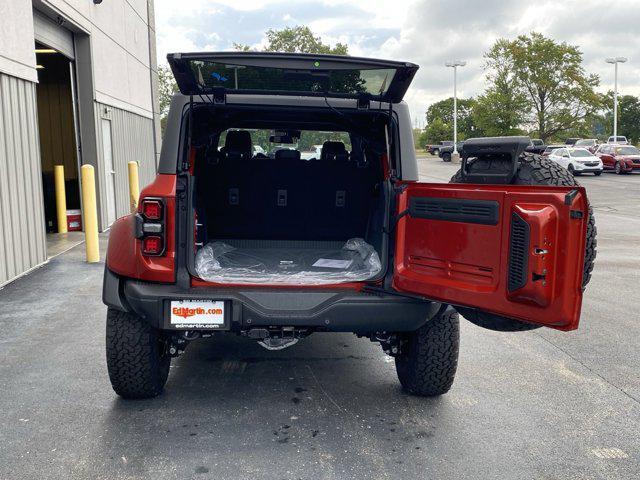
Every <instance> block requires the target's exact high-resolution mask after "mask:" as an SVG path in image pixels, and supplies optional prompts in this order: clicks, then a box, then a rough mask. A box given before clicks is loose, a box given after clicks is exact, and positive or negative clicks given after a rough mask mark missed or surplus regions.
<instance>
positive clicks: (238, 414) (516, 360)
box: [0, 158, 640, 480]
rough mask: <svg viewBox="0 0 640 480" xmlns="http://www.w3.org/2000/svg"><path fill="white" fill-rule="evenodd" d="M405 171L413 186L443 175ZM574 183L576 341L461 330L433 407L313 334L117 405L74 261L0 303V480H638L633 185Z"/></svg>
mask: <svg viewBox="0 0 640 480" xmlns="http://www.w3.org/2000/svg"><path fill="white" fill-rule="evenodd" d="M419 163H420V173H421V178H422V180H424V181H436V182H446V181H447V180H448V178H449V177H450V176H451V175H452V174H453V173H454V171H455V169H456V167H455V166H454V165H451V164H444V163H443V162H441V161H440V160H439V159H437V158H436V159H434V158H421V159H420V160H419ZM579 181H580V182H581V183H582V184H583V185H585V186H586V188H587V190H588V193H589V196H590V199H591V202H592V204H593V206H594V208H595V214H596V221H597V225H598V258H597V261H596V268H595V272H594V275H593V279H592V281H591V284H590V285H589V286H588V288H587V290H586V293H585V300H584V304H583V312H582V319H581V326H580V329H579V330H577V331H574V332H568V333H562V332H556V331H552V330H549V329H544V330H536V331H532V332H525V333H496V332H490V331H486V330H483V329H481V328H479V327H476V326H474V325H472V324H470V323H468V322H466V321H465V322H463V324H462V332H461V338H462V340H461V354H460V364H459V369H458V375H457V378H456V382H455V384H454V386H453V388H452V390H451V392H450V393H448V394H447V395H444V396H442V397H440V398H437V399H424V398H416V397H411V396H409V395H407V394H405V393H404V392H403V391H402V390H401V388H400V387H399V385H398V382H397V379H396V374H395V369H394V365H393V361H392V359H391V358H389V357H387V356H385V355H384V354H383V352H382V350H381V349H380V348H379V346H377V345H376V344H373V343H371V342H369V341H368V340H366V339H358V338H356V337H355V336H353V335H349V334H316V335H312V336H311V337H309V338H307V339H305V340H303V341H301V342H299V343H298V344H297V345H295V346H293V347H291V348H289V349H286V350H283V351H280V352H270V351H266V350H264V349H262V348H261V347H259V346H258V345H256V344H255V343H253V342H251V341H249V340H247V339H244V338H239V337H233V336H229V337H228V338H219V339H215V340H199V341H197V342H195V343H194V344H193V345H191V347H190V348H189V349H188V350H187V352H186V354H185V355H184V356H182V357H181V358H179V359H178V360H176V361H174V363H173V365H172V368H171V374H170V377H169V381H168V384H167V388H166V391H165V393H164V394H163V395H162V396H161V397H158V398H156V399H153V400H145V401H124V400H121V399H119V398H118V397H117V396H116V395H115V394H114V393H113V391H112V390H111V387H110V385H109V380H108V377H107V372H106V366H105V359H104V357H105V353H104V318H105V314H106V307H104V305H103V304H102V303H101V299H100V291H101V280H102V270H103V267H104V266H103V264H93V265H90V264H86V263H84V261H83V253H84V248H83V246H82V245H80V246H78V247H75V248H73V249H71V250H70V251H68V252H66V253H64V254H62V255H60V256H58V257H56V258H54V259H52V260H51V261H50V262H49V263H48V264H46V265H45V266H43V267H42V268H40V269H38V270H36V271H34V272H32V273H31V274H29V275H27V276H25V277H23V278H20V279H18V280H17V281H15V282H13V283H11V284H9V285H8V286H6V287H5V288H4V289H2V290H0V327H1V328H0V359H1V361H0V405H1V408H2V422H1V423H0V479H23V478H29V479H31V478H33V479H36V478H37V479H60V478H65V479H67V478H68V479H74V478H83V479H84V478H91V479H102V478H118V479H120V478H122V479H134V478H135V479H137V478H153V479H164V478H171V479H172V478H175V479H184V478H195V479H216V480H219V479H262V478H265V479H314V480H315V479H367V480H372V479H399V478H403V479H413V478H420V479H429V478H434V479H436V478H437V479H448V478H451V479H459V478H473V479H492V478H496V479H534V478H535V479H632V478H638V476H639V472H640V348H639V346H638V343H639V340H640V309H639V308H638V306H637V305H638V304H637V298H638V296H639V295H638V292H639V285H640V278H639V273H638V270H639V269H638V267H639V260H640V255H639V254H638V250H639V249H640V209H638V205H640V175H633V176H616V175H613V174H604V175H602V176H601V177H592V176H588V177H587V176H585V177H581V178H580V179H579ZM104 248H105V239H104V238H103V239H102V251H103V252H104Z"/></svg>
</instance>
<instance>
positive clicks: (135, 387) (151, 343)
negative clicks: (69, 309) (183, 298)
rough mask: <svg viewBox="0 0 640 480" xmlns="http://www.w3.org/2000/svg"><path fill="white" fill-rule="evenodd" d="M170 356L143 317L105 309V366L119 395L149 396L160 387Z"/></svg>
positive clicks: (167, 372) (127, 396) (163, 343)
mask: <svg viewBox="0 0 640 480" xmlns="http://www.w3.org/2000/svg"><path fill="white" fill-rule="evenodd" d="M170 364H171V356H170V355H169V353H168V352H167V348H166V344H165V342H164V341H163V339H162V337H161V335H160V333H159V332H158V331H157V330H154V329H153V328H151V326H149V324H148V323H147V322H145V321H144V320H143V319H141V318H139V317H137V316H136V315H132V314H130V313H126V312H121V311H118V310H115V309H112V308H109V309H108V310H107V369H108V370H109V379H110V380H111V386H112V387H113V390H114V391H115V392H116V393H117V394H118V395H120V396H121V397H123V398H131V399H134V398H135V399H137V398H152V397H155V396H157V395H159V394H160V393H162V390H163V389H164V385H165V383H166V382H167V377H168V376H169V366H170Z"/></svg>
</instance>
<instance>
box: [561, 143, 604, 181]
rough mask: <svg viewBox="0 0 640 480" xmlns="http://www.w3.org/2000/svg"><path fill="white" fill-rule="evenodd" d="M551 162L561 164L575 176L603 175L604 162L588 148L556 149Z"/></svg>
mask: <svg viewBox="0 0 640 480" xmlns="http://www.w3.org/2000/svg"><path fill="white" fill-rule="evenodd" d="M549 160H552V161H554V162H556V163H559V164H560V165H562V166H563V167H564V168H566V169H567V170H569V172H571V173H572V174H573V175H580V174H581V173H593V174H594V175H600V174H601V173H602V168H603V167H602V160H600V158H598V157H596V156H595V155H594V154H593V153H591V152H590V151H589V150H587V149H586V148H556V149H555V150H553V151H552V152H551V154H550V155H549Z"/></svg>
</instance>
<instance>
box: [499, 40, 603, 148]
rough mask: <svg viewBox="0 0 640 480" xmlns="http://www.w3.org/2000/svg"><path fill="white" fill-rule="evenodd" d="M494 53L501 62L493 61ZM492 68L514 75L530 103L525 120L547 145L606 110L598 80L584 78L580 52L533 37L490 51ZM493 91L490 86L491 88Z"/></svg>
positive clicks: (500, 45) (514, 41) (508, 43)
mask: <svg viewBox="0 0 640 480" xmlns="http://www.w3.org/2000/svg"><path fill="white" fill-rule="evenodd" d="M494 50H495V51H496V53H497V54H498V55H497V60H492V59H491V54H492V52H494ZM488 65H489V68H495V69H498V70H499V69H501V68H502V69H508V70H509V71H511V72H513V78H512V82H513V86H514V88H515V89H516V90H517V91H522V92H524V95H525V96H526V99H527V103H528V105H527V108H526V116H525V119H524V120H525V122H527V123H529V124H530V125H531V126H532V127H533V128H534V129H535V134H537V136H539V137H540V138H542V139H543V140H547V139H548V138H551V137H553V136H557V135H559V134H562V133H564V132H568V131H570V130H572V129H574V128H576V127H577V126H579V125H580V123H582V122H584V121H585V119H587V118H588V117H589V116H590V115H592V114H594V113H596V112H597V111H598V110H599V109H600V108H601V107H602V103H601V96H600V95H598V94H597V93H596V92H595V87H597V86H598V85H599V79H598V77H597V76H596V75H588V74H587V73H586V72H585V70H584V68H583V66H582V52H581V51H580V49H579V48H578V47H576V46H573V45H568V44H567V43H565V42H562V43H558V42H556V41H554V40H553V39H550V38H547V37H545V36H544V35H541V34H539V33H535V32H534V33H531V34H529V35H520V36H519V37H517V38H516V39H515V40H511V41H509V40H505V39H501V40H498V41H497V42H496V44H495V45H494V47H493V48H492V49H491V50H490V52H489V55H488ZM495 87H496V83H495V82H492V83H491V84H490V87H489V88H490V89H491V88H495Z"/></svg>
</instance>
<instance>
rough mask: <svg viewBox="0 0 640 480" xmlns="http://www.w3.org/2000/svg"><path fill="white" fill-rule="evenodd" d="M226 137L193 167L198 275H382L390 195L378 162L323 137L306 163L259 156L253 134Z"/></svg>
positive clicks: (214, 278) (294, 155)
mask: <svg viewBox="0 0 640 480" xmlns="http://www.w3.org/2000/svg"><path fill="white" fill-rule="evenodd" d="M225 133H226V135H225V137H226V138H225V139H224V143H223V142H222V140H221V141H220V145H218V148H213V147H210V148H208V149H206V150H205V151H204V152H203V153H202V154H201V155H200V157H199V158H198V160H197V163H196V166H197V168H196V172H195V177H196V182H195V185H196V188H195V190H196V194H195V201H194V203H195V214H196V216H197V224H196V225H197V231H196V240H197V249H196V252H195V273H196V275H197V276H198V277H199V278H201V279H203V280H206V281H210V282H216V283H230V284H286V285H323V284H336V283H344V282H353V281H365V280H370V279H373V278H376V277H377V276H379V275H380V274H381V273H383V269H384V268H383V267H384V262H385V261H386V255H385V254H384V250H385V247H384V245H383V244H384V238H383V226H384V221H385V215H386V208H387V194H386V192H385V188H384V182H383V181H382V174H381V167H380V161H379V157H377V161H376V162H374V161H372V160H373V158H374V155H373V153H372V152H371V151H367V148H366V147H362V148H361V149H360V150H359V151H357V150H358V147H354V146H352V145H349V146H350V147H351V149H350V150H349V149H347V148H346V146H345V144H344V143H343V142H340V141H325V142H324V143H323V144H322V148H321V149H320V152H321V153H320V155H316V157H317V156H319V157H320V158H315V157H312V158H310V159H308V160H303V159H302V158H301V152H300V151H299V150H297V149H294V148H281V149H275V151H274V152H269V154H261V153H259V154H256V153H255V149H254V148H253V144H252V140H251V134H250V132H249V131H247V130H229V131H228V132H225ZM354 143H356V142H355V141H354ZM357 145H360V144H357Z"/></svg>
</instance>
